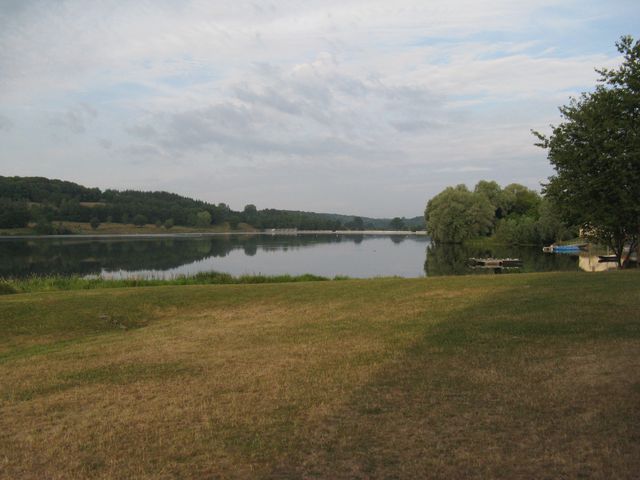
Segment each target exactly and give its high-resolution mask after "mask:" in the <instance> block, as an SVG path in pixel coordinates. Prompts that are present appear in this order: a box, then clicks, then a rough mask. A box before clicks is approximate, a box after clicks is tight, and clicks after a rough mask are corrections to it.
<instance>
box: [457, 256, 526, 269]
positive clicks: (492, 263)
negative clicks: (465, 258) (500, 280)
mask: <svg viewBox="0 0 640 480" xmlns="http://www.w3.org/2000/svg"><path fill="white" fill-rule="evenodd" d="M469 265H470V266H471V267H472V268H519V267H522V260H520V259H519V258H470V259H469Z"/></svg>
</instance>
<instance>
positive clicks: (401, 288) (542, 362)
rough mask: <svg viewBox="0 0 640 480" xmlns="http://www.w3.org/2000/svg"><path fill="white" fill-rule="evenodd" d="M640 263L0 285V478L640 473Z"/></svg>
mask: <svg viewBox="0 0 640 480" xmlns="http://www.w3.org/2000/svg"><path fill="white" fill-rule="evenodd" d="M639 281H640V273H639V272H637V271H628V272H610V273H606V274H586V273H553V274H521V275H502V276H499V275H496V276H485V275H483V276H479V277H471V276H467V277H440V278H429V279H412V280H407V279H375V280H347V281H341V282H303V283H284V284H261V285H184V286H176V285H172V286H156V287H153V288H146V287H139V288H111V289H96V290H79V291H55V292H40V293H21V294H11V295H2V296H0V332H1V333H0V477H2V478H78V477H88V478H154V479H155V478H220V477H222V478H228V477H231V478H508V479H514V478H515V479H517V478H523V479H524V478H527V479H528V478H637V476H638V472H640V368H639V366H640V312H639V301H640V288H638V284H639Z"/></svg>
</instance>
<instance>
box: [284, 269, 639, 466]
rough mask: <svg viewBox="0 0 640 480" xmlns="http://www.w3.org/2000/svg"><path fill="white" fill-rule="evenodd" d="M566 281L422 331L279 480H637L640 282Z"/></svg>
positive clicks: (310, 434) (525, 290) (514, 293)
mask: <svg viewBox="0 0 640 480" xmlns="http://www.w3.org/2000/svg"><path fill="white" fill-rule="evenodd" d="M566 278H567V277H565V276H562V275H558V276H545V277H544V278H541V279H537V278H535V277H533V276H532V277H530V278H529V279H527V281H526V283H523V284H520V285H518V286H517V287H514V288H512V289H510V290H509V291H503V292H501V293H497V294H495V295H491V296H490V297H487V298H486V299H485V300H483V301H482V302H479V303H477V304H475V305H473V306H471V307H469V308H466V309H465V310H463V311H458V312H456V313H455V315H453V316H451V317H449V318H446V319H444V320H443V321H441V322H439V323H437V324H436V325H435V326H428V325H429V324H428V323H425V325H426V326H425V328H424V334H423V336H422V337H421V338H420V339H419V340H418V341H417V342H415V343H414V344H413V345H411V347H410V348H408V349H407V350H406V351H405V352H404V353H403V354H402V355H401V356H399V357H398V358H396V359H395V361H393V362H390V363H388V364H387V365H386V366H385V367H384V368H383V369H382V370H381V372H380V373H379V374H378V376H377V377H376V378H375V379H374V380H372V381H370V382H369V383H368V384H366V385H364V386H363V387H361V388H359V389H358V390H356V391H355V392H354V394H353V396H352V397H351V398H350V399H349V400H348V401H347V402H346V403H345V404H344V406H343V408H342V410H340V411H335V412H331V414H330V415H328V416H327V417H326V418H325V419H324V422H322V423H319V424H317V425H313V426H311V427H309V428H306V429H304V431H302V430H298V431H295V432H294V433H293V435H295V436H296V437H297V438H295V440H293V443H296V442H297V443H298V444H299V446H300V449H299V452H304V453H302V454H301V455H299V456H292V457H291V458H289V459H288V460H287V461H285V462H282V463H281V464H280V465H278V466H277V467H275V468H274V469H273V471H272V472H271V475H274V476H284V477H286V476H289V475H291V476H303V477H305V478H328V477H331V478H540V477H549V476H550V477H562V478H565V477H570V478H580V477H593V476H595V477H604V476H613V477H615V478H632V477H633V476H634V475H635V474H636V473H637V472H638V471H640V442H638V439H639V438H640V414H639V413H638V409H637V406H638V405H639V404H640V392H639V389H638V385H639V384H640V372H639V371H638V369H637V361H636V359H637V357H638V354H639V353H640V348H639V339H640V317H639V316H638V315H637V307H636V305H637V300H638V297H639V295H638V293H637V292H638V290H637V279H638V276H637V275H629V274H627V275H620V274H618V275H607V276H601V277H597V278H595V277H586V276H585V277H581V276H578V277H576V276H573V277H571V279H572V282H573V283H571V284H566V283H564V282H565V281H566ZM634 362H635V363H634ZM633 365H635V367H636V368H633Z"/></svg>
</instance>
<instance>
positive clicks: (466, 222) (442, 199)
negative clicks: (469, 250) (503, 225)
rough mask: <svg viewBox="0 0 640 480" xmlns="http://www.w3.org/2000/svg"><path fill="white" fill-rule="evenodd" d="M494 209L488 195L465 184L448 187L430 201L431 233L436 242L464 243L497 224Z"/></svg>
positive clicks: (427, 220) (427, 216)
mask: <svg viewBox="0 0 640 480" xmlns="http://www.w3.org/2000/svg"><path fill="white" fill-rule="evenodd" d="M494 212H495V209H494V208H493V206H492V205H491V203H490V202H489V200H488V199H487V197H486V196H485V195H480V194H476V193H473V192H470V191H469V189H467V187H466V186H465V185H458V186H456V187H448V188H446V189H444V190H443V191H442V192H440V193H439V194H438V195H436V196H435V197H433V198H432V199H431V200H429V203H428V204H427V208H426V210H425V220H426V222H427V233H428V234H429V235H430V236H431V238H432V240H434V241H435V242H440V243H462V242H463V241H465V240H468V239H470V238H473V237H477V236H480V235H485V234H486V233H487V232H488V231H489V230H490V229H491V226H492V224H493V218H494Z"/></svg>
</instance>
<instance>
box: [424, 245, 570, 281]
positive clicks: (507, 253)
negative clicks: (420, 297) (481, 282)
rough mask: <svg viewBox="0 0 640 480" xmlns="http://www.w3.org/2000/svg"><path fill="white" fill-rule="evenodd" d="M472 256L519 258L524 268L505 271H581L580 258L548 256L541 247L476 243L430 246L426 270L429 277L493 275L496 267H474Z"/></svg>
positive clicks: (425, 264) (425, 263) (425, 265)
mask: <svg viewBox="0 0 640 480" xmlns="http://www.w3.org/2000/svg"><path fill="white" fill-rule="evenodd" d="M470 258H519V259H520V260H522V267H521V268H517V269H509V270H505V272H510V273H515V272H551V271H556V270H578V268H579V267H578V262H577V259H576V258H571V257H570V256H568V255H553V254H551V255H548V254H544V253H542V251H541V249H540V248H537V247H508V246H496V247H484V246H483V247H476V246H473V245H434V244H430V245H429V246H427V255H426V259H425V262H424V271H425V274H426V275H427V276H437V275H464V274H469V273H475V274H489V273H491V274H492V273H494V270H493V269H472V268H471V267H470V266H469V259H470Z"/></svg>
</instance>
